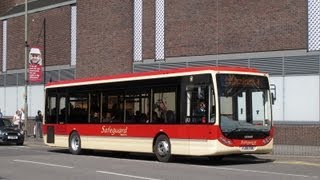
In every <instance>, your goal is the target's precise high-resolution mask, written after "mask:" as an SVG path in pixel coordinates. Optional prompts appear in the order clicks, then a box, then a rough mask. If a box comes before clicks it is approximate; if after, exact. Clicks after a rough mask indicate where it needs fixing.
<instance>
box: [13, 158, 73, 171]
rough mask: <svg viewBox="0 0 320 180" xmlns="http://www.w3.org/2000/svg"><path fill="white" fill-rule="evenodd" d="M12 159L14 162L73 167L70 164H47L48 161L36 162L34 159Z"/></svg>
mask: <svg viewBox="0 0 320 180" xmlns="http://www.w3.org/2000/svg"><path fill="white" fill-rule="evenodd" d="M13 161H15V162H23V163H31V164H40V165H45V166H54V167H62V168H69V169H72V168H73V167H71V166H63V165H59V164H49V163H43V162H36V161H27V160H21V159H15V160H13Z"/></svg>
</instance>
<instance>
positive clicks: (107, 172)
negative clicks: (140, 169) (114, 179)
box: [96, 171, 160, 180]
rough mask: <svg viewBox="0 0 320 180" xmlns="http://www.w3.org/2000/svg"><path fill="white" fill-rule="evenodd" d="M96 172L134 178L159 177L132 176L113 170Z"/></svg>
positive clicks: (149, 179) (151, 179) (148, 179)
mask: <svg viewBox="0 0 320 180" xmlns="http://www.w3.org/2000/svg"><path fill="white" fill-rule="evenodd" d="M96 172H97V173H102V174H111V175H116V176H123V177H129V178H135V179H147V180H160V179H154V178H148V177H142V176H133V175H129V174H120V173H115V172H110V171H96Z"/></svg>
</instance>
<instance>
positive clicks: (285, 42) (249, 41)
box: [165, 0, 307, 57]
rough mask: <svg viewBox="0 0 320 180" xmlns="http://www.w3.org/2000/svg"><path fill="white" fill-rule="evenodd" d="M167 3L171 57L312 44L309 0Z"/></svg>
mask: <svg viewBox="0 0 320 180" xmlns="http://www.w3.org/2000/svg"><path fill="white" fill-rule="evenodd" d="M165 2H166V4H165V13H166V14H165V17H166V20H165V23H166V30H165V36H166V37H165V48H166V50H165V51H166V52H165V53H166V56H167V57H171V56H191V55H206V54H217V53H219V54H224V53H236V52H257V51H272V50H289V49H303V48H306V47H307V43H306V37H307V27H306V25H307V7H306V6H307V3H306V1H304V0H289V1H269V0H258V1H246V0H240V1H237V3H235V1H232V0H223V1H221V0H201V1H199V0H170V1H165Z"/></svg>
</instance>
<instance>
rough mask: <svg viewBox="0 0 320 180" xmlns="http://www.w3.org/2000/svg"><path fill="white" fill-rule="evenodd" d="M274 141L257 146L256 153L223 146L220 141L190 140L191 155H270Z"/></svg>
mask: <svg viewBox="0 0 320 180" xmlns="http://www.w3.org/2000/svg"><path fill="white" fill-rule="evenodd" d="M272 148H273V141H271V142H270V143H269V144H267V145H266V146H257V149H256V150H255V151H241V150H240V147H229V146H225V145H223V144H221V143H220V142H219V141H218V140H190V155H193V156H210V155H227V154H265V153H270V152H271V151H272Z"/></svg>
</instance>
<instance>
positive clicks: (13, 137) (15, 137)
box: [8, 136, 18, 139]
mask: <svg viewBox="0 0 320 180" xmlns="http://www.w3.org/2000/svg"><path fill="white" fill-rule="evenodd" d="M8 139H18V136H8Z"/></svg>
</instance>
